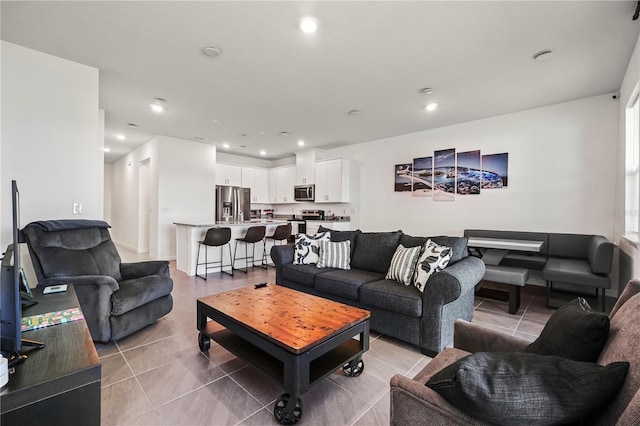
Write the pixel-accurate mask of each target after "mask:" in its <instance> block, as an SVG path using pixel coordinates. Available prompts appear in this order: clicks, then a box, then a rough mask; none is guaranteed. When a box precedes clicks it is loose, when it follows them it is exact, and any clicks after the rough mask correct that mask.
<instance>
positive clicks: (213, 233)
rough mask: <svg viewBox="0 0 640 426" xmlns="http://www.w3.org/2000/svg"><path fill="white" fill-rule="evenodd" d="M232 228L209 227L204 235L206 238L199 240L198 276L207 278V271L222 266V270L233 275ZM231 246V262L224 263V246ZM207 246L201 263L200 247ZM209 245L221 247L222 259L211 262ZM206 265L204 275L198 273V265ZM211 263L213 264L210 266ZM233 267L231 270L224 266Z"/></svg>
mask: <svg viewBox="0 0 640 426" xmlns="http://www.w3.org/2000/svg"><path fill="white" fill-rule="evenodd" d="M230 241H231V228H209V229H208V230H207V234H206V235H205V236H204V240H202V241H198V254H197V255H196V276H197V277H200V278H203V279H204V280H206V279H207V271H208V270H209V269H213V268H218V267H219V268H220V272H224V273H225V274H229V275H231V276H233V263H232V262H233V257H232V256H231V244H230V243H229V242H230ZM225 245H228V246H229V263H228V264H227V265H224V264H223V263H224V254H223V247H224V246H225ZM201 246H205V249H204V262H203V263H200V247H201ZM209 247H220V260H219V261H218V260H216V261H212V262H209V259H208V254H207V253H208V252H209V250H208V249H209ZM202 265H204V275H198V266H202ZM210 265H211V266H210ZM225 267H231V272H228V271H225V270H224V269H223V268H225Z"/></svg>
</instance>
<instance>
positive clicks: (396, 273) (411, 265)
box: [386, 244, 422, 285]
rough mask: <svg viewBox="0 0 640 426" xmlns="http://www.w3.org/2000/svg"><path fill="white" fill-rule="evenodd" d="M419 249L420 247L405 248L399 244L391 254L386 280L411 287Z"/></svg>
mask: <svg viewBox="0 0 640 426" xmlns="http://www.w3.org/2000/svg"><path fill="white" fill-rule="evenodd" d="M421 249H422V247H420V246H418V247H409V248H406V247H405V246H403V245H402V244H400V245H399V246H398V248H396V252H395V253H394V254H393V258H392V259H391V265H389V271H388V272H387V276H386V278H387V279H388V280H394V281H399V282H401V283H402V284H404V285H411V282H412V281H413V275H414V272H415V270H416V262H417V261H418V258H419V257H420V250H421Z"/></svg>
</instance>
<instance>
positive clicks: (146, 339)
mask: <svg viewBox="0 0 640 426" xmlns="http://www.w3.org/2000/svg"><path fill="white" fill-rule="evenodd" d="M175 334H176V331H175V330H174V329H173V328H171V326H170V325H169V323H167V321H165V320H164V319H163V318H161V319H159V320H158V321H156V322H155V323H153V324H151V325H148V326H146V327H145V328H143V329H142V330H139V331H137V332H135V333H133V334H131V335H130V336H127V337H125V338H124V339H120V340H118V341H116V344H117V345H118V348H120V350H121V351H126V350H128V349H132V348H136V347H138V346H143V345H147V344H149V343H154V342H157V341H159V340H162V339H166V338H167V337H171V336H173V335H175Z"/></svg>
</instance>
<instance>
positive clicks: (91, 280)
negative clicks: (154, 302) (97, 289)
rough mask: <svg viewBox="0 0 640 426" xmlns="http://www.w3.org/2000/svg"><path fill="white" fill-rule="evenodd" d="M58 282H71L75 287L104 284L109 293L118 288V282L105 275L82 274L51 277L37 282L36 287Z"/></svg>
mask: <svg viewBox="0 0 640 426" xmlns="http://www.w3.org/2000/svg"><path fill="white" fill-rule="evenodd" d="M58 284H73V285H74V286H75V287H76V288H77V287H86V286H105V288H108V289H109V291H110V293H113V292H115V291H118V290H120V286H119V285H118V282H117V281H116V280H115V279H114V278H112V277H110V276H107V275H82V276H79V277H52V278H47V279H45V280H42V281H39V282H38V287H45V286H50V285H58Z"/></svg>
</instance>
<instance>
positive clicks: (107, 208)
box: [103, 163, 113, 224]
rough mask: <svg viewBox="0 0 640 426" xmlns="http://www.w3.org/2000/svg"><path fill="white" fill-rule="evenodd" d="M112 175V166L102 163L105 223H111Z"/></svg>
mask: <svg viewBox="0 0 640 426" xmlns="http://www.w3.org/2000/svg"><path fill="white" fill-rule="evenodd" d="M112 175H113V164H111V163H104V206H103V218H104V220H105V221H106V222H107V223H109V224H110V223H111V188H112V184H111V179H112Z"/></svg>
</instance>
